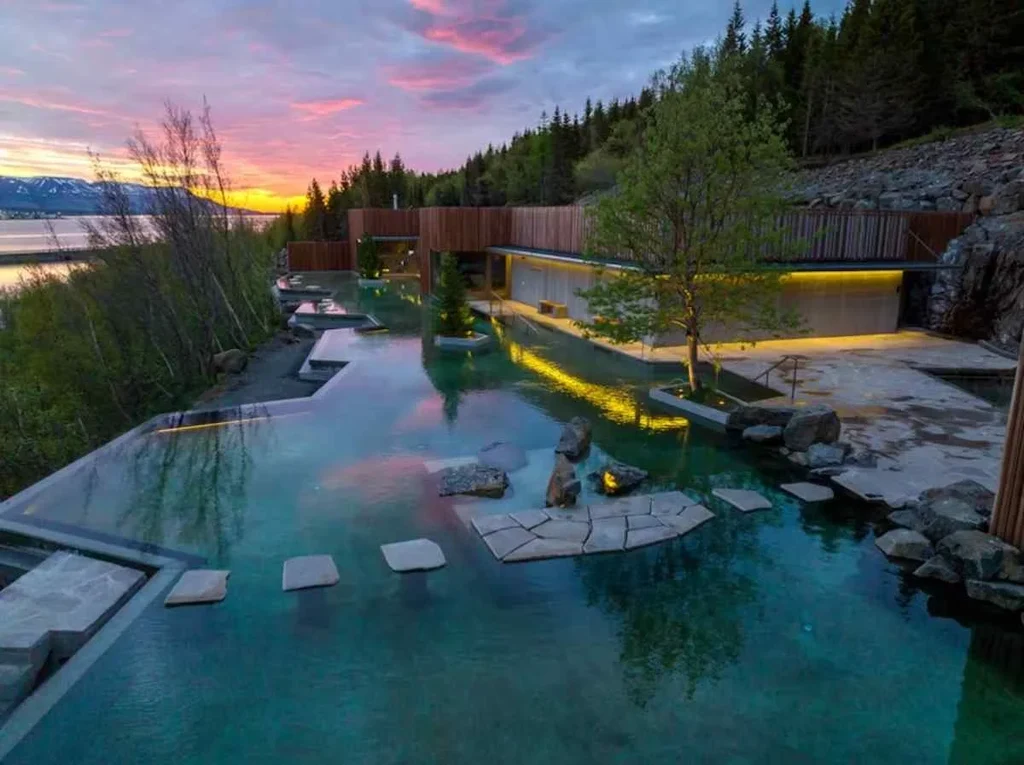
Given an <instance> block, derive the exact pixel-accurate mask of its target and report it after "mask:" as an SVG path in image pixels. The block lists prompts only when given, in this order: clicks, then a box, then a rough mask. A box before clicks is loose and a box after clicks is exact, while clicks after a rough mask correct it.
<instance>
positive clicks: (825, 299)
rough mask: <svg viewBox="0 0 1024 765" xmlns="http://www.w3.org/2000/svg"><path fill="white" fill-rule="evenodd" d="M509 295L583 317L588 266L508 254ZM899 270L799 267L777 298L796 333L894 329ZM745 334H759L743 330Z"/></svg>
mask: <svg viewBox="0 0 1024 765" xmlns="http://www.w3.org/2000/svg"><path fill="white" fill-rule="evenodd" d="M511 262H512V265H511V275H512V280H511V285H510V290H511V292H510V295H509V297H511V299H512V300H518V301H519V302H522V303H527V304H529V305H532V306H534V307H536V305H537V301H539V300H541V299H544V300H553V301H555V302H558V303H565V304H566V305H567V306H568V308H569V316H570V318H573V319H588V318H590V314H589V312H588V310H587V304H586V301H584V300H583V299H582V298H580V297H578V296H577V295H576V294H575V292H576V290H577V289H585V288H587V287H591V286H593V284H594V283H595V281H596V279H597V277H596V274H595V272H594V270H593V269H591V268H589V267H587V266H582V265H572V264H565V265H563V264H561V263H551V262H547V261H544V260H540V259H536V258H522V257H513V258H511ZM902 282H903V273H902V272H901V271H865V272H856V271H845V272H804V273H795V274H790V275H789V276H788V277H787V278H786V280H785V282H784V284H783V293H782V302H783V305H785V306H786V307H788V308H791V309H793V310H795V311H797V312H798V313H799V314H800V315H801V316H802V317H803V319H804V325H803V329H804V330H806V331H805V332H804V333H796V334H795V335H794V336H798V337H838V336H843V335H870V334H882V333H886V332H895V331H896V329H897V328H898V326H899V315H900V289H901V285H902ZM737 339H744V338H741V337H738V336H737V334H736V333H735V332H730V331H729V330H728V329H722V330H718V331H713V332H710V333H709V337H708V340H712V341H726V340H737ZM745 339H751V340H755V339H764V338H763V337H762V338H757V337H751V336H745ZM684 341H685V335H683V334H682V333H672V335H666V336H662V337H661V338H659V341H658V343H657V344H658V345H678V344H681V343H682V342H684Z"/></svg>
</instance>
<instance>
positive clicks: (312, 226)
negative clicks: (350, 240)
mask: <svg viewBox="0 0 1024 765" xmlns="http://www.w3.org/2000/svg"><path fill="white" fill-rule="evenodd" d="M302 228H303V234H304V235H305V237H306V239H308V240H310V241H312V242H322V241H324V239H326V238H327V203H326V202H325V201H324V192H323V191H321V189H320V184H319V183H317V181H316V178H314V179H313V180H312V181H310V183H309V189H308V190H307V191H306V210H305V212H303V214H302Z"/></svg>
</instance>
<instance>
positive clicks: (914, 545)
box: [875, 529, 935, 562]
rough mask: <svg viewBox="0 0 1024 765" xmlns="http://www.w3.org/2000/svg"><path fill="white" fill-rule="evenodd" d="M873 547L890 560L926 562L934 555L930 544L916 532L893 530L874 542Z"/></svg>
mask: <svg viewBox="0 0 1024 765" xmlns="http://www.w3.org/2000/svg"><path fill="white" fill-rule="evenodd" d="M875 545H876V546H877V547H878V549H879V550H881V551H882V552H884V553H885V554H886V555H888V556H889V557H890V558H906V559H907V560H919V561H922V562H923V561H926V560H928V559H929V558H931V557H932V555H934V554H935V551H934V550H933V549H932V545H931V542H929V541H928V540H927V539H926V538H925V537H924V536H922V535H921V534H918V533H917V532H916V531H911V530H910V529H893V530H892V531H890V532H888V533H886V534H883V535H882V536H880V537H878V538H877V539H876V540H875Z"/></svg>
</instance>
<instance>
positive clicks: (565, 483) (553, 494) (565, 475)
mask: <svg viewBox="0 0 1024 765" xmlns="http://www.w3.org/2000/svg"><path fill="white" fill-rule="evenodd" d="M581 489H582V486H581V485H580V482H579V479H578V478H576V468H574V467H573V465H572V463H571V462H569V459H568V458H567V457H566V456H565V455H564V454H556V455H555V469H554V470H552V471H551V478H549V479H548V488H547V492H546V493H545V495H544V503H545V505H546V506H547V507H572V506H573V505H575V504H576V497H578V496H579V494H580V490H581Z"/></svg>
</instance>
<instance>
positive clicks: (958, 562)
mask: <svg viewBox="0 0 1024 765" xmlns="http://www.w3.org/2000/svg"><path fill="white" fill-rule="evenodd" d="M938 550H939V554H940V555H942V556H943V557H944V558H946V560H948V561H949V562H950V563H952V564H953V567H954V568H955V569H956V570H957V571H958V572H959V573H960V574H961V575H962V576H963V577H964V579H993V578H995V576H996V574H998V573H1000V571H1002V569H1003V565H1004V564H1005V563H1006V562H1007V561H1014V560H1016V559H1017V555H1018V552H1017V548H1016V547H1013V546H1012V545H1008V544H1006V543H1005V542H1003V541H1002V540H999V539H996V538H995V537H993V536H989V535H988V534H986V533H984V532H982V531H973V530H971V531H956V532H954V533H952V534H950V535H949V536H948V537H946V538H945V539H943V540H942V541H941V542H939V545H938Z"/></svg>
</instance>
